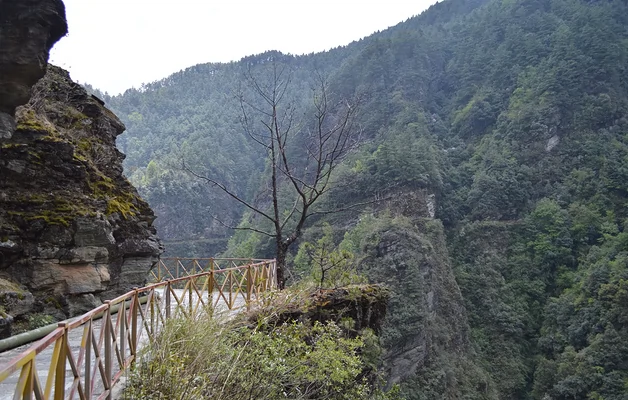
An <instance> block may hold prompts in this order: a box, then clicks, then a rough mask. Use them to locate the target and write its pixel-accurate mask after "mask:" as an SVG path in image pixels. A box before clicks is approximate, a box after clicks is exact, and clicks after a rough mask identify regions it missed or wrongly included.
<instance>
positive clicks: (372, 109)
mask: <svg viewBox="0 0 628 400" xmlns="http://www.w3.org/2000/svg"><path fill="white" fill-rule="evenodd" d="M269 63H275V64H276V65H281V66H285V68H287V70H289V71H291V73H292V81H291V87H290V90H289V92H288V96H289V101H290V103H291V104H293V105H294V106H295V107H298V109H303V110H305V112H306V113H307V112H308V110H309V109H308V108H307V107H308V106H309V104H310V103H311V101H310V100H311V86H312V82H313V80H314V79H315V78H316V77H317V76H320V75H324V76H326V77H328V79H329V81H330V83H331V85H330V87H331V88H332V91H333V96H335V98H350V97H353V96H356V95H359V96H360V97H361V98H362V104H361V106H360V111H361V114H360V120H359V122H360V127H361V129H362V135H361V141H360V145H359V148H358V149H357V150H356V151H355V152H354V153H353V154H352V155H351V156H350V157H349V158H348V159H347V160H346V161H345V163H344V164H343V165H342V166H341V168H340V170H339V171H338V175H337V179H338V182H337V183H338V187H339V188H340V189H339V190H336V191H335V193H332V194H331V195H330V196H328V198H326V199H325V202H326V204H328V205H335V204H340V203H343V202H344V203H348V202H361V201H367V202H368V201H370V200H372V199H373V198H374V196H380V198H384V199H388V198H393V199H394V200H387V201H383V202H380V203H378V204H377V205H372V206H369V207H368V208H364V209H362V210H361V211H360V212H355V213H349V214H343V215H333V216H329V217H325V218H320V219H317V220H313V221H312V224H311V225H310V226H311V227H312V228H311V229H310V230H309V231H308V232H306V234H305V237H304V241H306V240H315V239H316V238H318V237H319V236H320V235H321V229H320V225H321V223H322V222H323V221H327V222H330V223H331V224H332V226H333V227H334V228H335V229H336V233H337V235H336V239H337V242H340V241H341V240H342V239H343V234H344V233H345V232H348V233H347V235H353V236H352V237H353V238H354V239H353V245H354V246H353V247H352V249H353V251H354V252H355V254H356V257H357V258H358V259H360V258H361V257H367V258H365V260H366V261H364V262H363V263H362V264H361V265H362V267H363V269H364V271H365V272H366V273H367V274H369V276H370V277H371V279H379V280H386V279H388V278H389V277H391V276H393V277H399V280H398V281H390V282H389V284H391V286H393V288H396V289H397V293H398V295H399V296H402V297H397V298H396V299H397V300H400V299H401V298H404V299H411V298H417V299H419V298H420V299H422V300H420V301H419V300H416V301H417V302H419V303H420V304H421V305H420V306H418V305H417V306H416V307H415V308H413V303H412V302H411V301H398V302H397V300H395V298H393V304H392V310H391V314H392V315H395V317H394V318H393V320H394V321H395V324H396V326H395V327H390V326H389V327H388V328H386V329H388V330H385V334H384V336H383V340H384V344H385V346H386V347H387V348H389V349H392V350H390V353H391V354H393V355H394V357H393V356H391V357H389V359H388V361H387V362H388V367H387V368H388V371H392V370H394V366H395V365H397V366H399V365H406V364H403V360H406V361H407V368H402V369H405V370H407V371H409V372H408V373H409V375H408V374H405V375H404V376H403V377H398V378H399V379H401V381H402V382H404V383H403V384H402V388H403V391H404V393H405V395H406V397H407V398H408V399H440V398H443V399H444V398H451V399H454V398H456V399H460V398H465V399H484V398H495V399H497V398H500V399H504V398H516V399H539V400H541V399H543V400H545V399H607V400H608V399H625V398H626V396H628V389H627V387H626V385H625V382H626V381H627V379H628V364H627V363H626V360H628V345H627V344H626V343H628V328H627V327H628V325H627V324H626V321H628V306H627V304H628V294H627V293H628V286H627V285H628V284H627V283H626V282H628V253H627V251H628V240H627V239H626V238H627V236H626V235H628V233H626V232H625V228H626V223H627V222H626V221H628V220H627V218H628V208H627V204H628V202H627V199H628V119H627V110H628V102H627V100H628V92H627V90H628V74H627V72H628V71H627V68H628V6H627V4H626V2H624V1H618V0H611V1H580V0H502V1H496V0H489V1H454V0H445V1H442V2H440V3H438V4H436V5H434V6H432V7H430V9H429V10H427V11H425V12H424V13H422V14H421V15H419V16H417V17H415V18H412V19H409V20H408V21H406V22H403V23H400V24H398V25H397V26H394V27H392V28H390V29H388V30H386V31H383V32H381V33H377V34H374V35H372V36H370V37H367V38H365V39H363V40H360V41H358V42H354V43H352V44H350V45H348V46H345V47H340V48H337V49H334V50H331V51H328V52H325V53H320V54H313V55H308V56H299V57H293V56H287V55H283V54H281V53H279V52H267V53H264V54H259V55H254V56H250V57H246V58H244V59H242V60H241V61H240V62H237V63H229V64H203V65H197V66H194V67H190V68H188V69H186V70H185V71H182V72H180V73H177V74H174V75H172V76H170V77H168V78H166V79H164V80H162V81H158V82H154V83H152V84H149V85H146V86H145V87H142V88H141V89H139V90H135V89H132V90H128V91H126V92H125V93H124V94H123V95H120V96H116V97H113V98H106V99H105V100H106V101H107V103H108V105H109V106H110V107H111V108H112V109H114V110H115V111H116V112H117V114H118V115H119V117H120V118H121V119H122V120H123V121H124V123H125V124H126V126H127V133H126V134H124V135H122V136H120V137H119V138H118V145H119V147H120V148H121V150H122V151H123V152H124V153H126V154H127V159H126V161H125V168H126V171H127V174H128V175H129V176H130V179H131V180H132V182H133V183H134V184H135V185H136V186H138V188H139V190H140V192H141V194H142V196H143V197H144V198H146V199H147V200H148V201H149V203H150V204H151V206H152V207H153V209H154V210H155V212H156V214H157V215H158V216H159V218H158V219H157V221H156V223H155V224H156V225H157V226H158V229H159V233H160V235H161V236H162V237H163V238H164V241H165V243H166V245H167V246H168V244H169V243H170V246H169V247H168V248H167V251H168V252H169V253H170V254H172V255H192V254H202V255H207V254H211V253H216V252H219V251H222V250H224V249H225V248H226V246H227V241H228V240H229V238H230V237H231V236H232V235H234V233H233V231H230V230H229V229H227V228H225V226H223V224H222V223H224V224H227V225H237V224H239V223H246V221H248V220H249V218H250V215H248V214H245V210H244V209H242V208H239V207H235V206H234V204H233V203H232V202H230V201H229V199H227V198H225V197H224V196H221V195H220V193H218V192H216V191H214V190H211V188H210V187H208V186H207V185H205V184H203V183H202V182H199V181H197V180H196V179H193V178H192V177H191V176H189V175H188V174H186V173H185V172H183V171H182V170H181V169H180V168H178V166H179V165H180V164H181V163H180V161H181V159H185V160H186V162H187V164H188V165H191V166H194V168H197V170H198V171H200V172H202V173H207V174H211V175H212V176H213V177H216V178H217V179H219V180H221V181H224V182H226V183H227V184H229V185H230V187H234V188H238V193H239V194H240V195H241V196H243V197H245V198H247V199H251V201H258V202H259V203H258V204H262V205H263V204H264V201H265V200H264V199H263V192H264V190H263V189H264V188H263V187H262V186H263V185H261V182H262V179H261V177H262V176H263V174H264V169H265V167H266V165H265V161H264V159H265V154H264V153H263V152H260V151H259V149H258V148H257V147H256V145H255V143H253V142H252V141H251V140H250V139H249V138H248V137H247V135H246V134H245V132H244V130H243V129H242V125H241V116H242V114H241V110H240V107H239V104H238V102H237V99H236V94H237V93H238V92H239V90H240V89H241V88H242V87H243V86H245V81H244V80H243V77H244V76H245V74H246V73H247V71H253V72H255V71H263V70H264V68H266V67H267V66H268V65H269ZM300 143H301V142H300V141H299V139H298V138H297V139H296V140H295V141H294V142H293V143H292V145H293V146H294V147H295V149H297V150H296V151H298V148H299V145H300ZM343 183H345V184H343ZM346 183H348V184H346ZM430 196H431V197H430ZM430 199H434V204H433V205H432V206H433V207H434V211H435V219H436V220H440V221H432V222H431V223H426V222H425V219H426V218H427V219H429V218H430V217H431V215H430V212H428V211H429V210H428V208H429V207H428V206H427V205H426V204H428V203H429V204H431V203H430V202H431V201H432V200H430ZM419 205H420V206H419ZM426 210H428V211H426ZM367 216H368V218H367ZM215 217H219V219H220V221H221V222H222V223H221V222H218V221H217V219H216V218H215ZM243 218H244V219H243ZM359 220H361V221H362V222H360V223H358V221H359ZM243 221H244V222H243ZM364 221H370V222H369V223H368V224H367V223H366V222H364ZM365 224H366V225H365ZM369 224H370V225H369ZM367 225H368V226H367ZM391 232H392V233H391ZM403 232H406V233H407V235H409V236H407V237H406V236H404V233H403ZM393 233H394V234H393ZM389 234H390V235H393V236H390V237H389V239H386V240H389V241H390V242H391V243H398V246H401V247H394V248H395V249H396V250H394V251H395V252H396V253H395V254H393V255H390V254H389V253H387V254H388V255H386V254H383V253H382V252H381V251H380V250H377V249H379V247H377V245H376V244H377V243H379V244H380V245H381V246H384V247H385V243H384V242H383V241H385V240H384V238H386V237H388V236H387V235H389ZM345 239H347V236H346V235H345ZM345 243H346V241H345ZM382 243H383V244H382ZM419 243H422V244H421V245H419ZM374 245H375V247H373V246H374ZM403 249H405V250H403ZM400 251H405V253H403V254H402V253H399V252H400ZM230 252H231V253H234V252H243V253H246V252H249V253H250V252H253V253H255V254H256V255H257V256H259V257H262V256H267V255H271V256H272V248H271V247H269V245H268V243H267V242H265V241H264V240H261V239H259V238H256V237H255V236H254V235H251V234H247V233H244V232H238V234H236V235H235V236H234V237H233V238H232V239H231V244H230ZM369 255H370V256H369ZM368 257H376V258H377V257H382V258H381V260H382V263H381V265H380V266H379V267H376V266H375V265H373V264H372V261H369V260H372V259H370V258H368ZM387 257H388V258H387ZM422 257H424V258H425V260H427V261H425V264H421V262H418V261H417V262H418V264H417V265H416V268H417V269H416V272H412V273H410V272H408V271H410V270H406V272H402V270H403V268H404V267H403V265H411V264H407V263H408V262H410V261H408V260H414V261H416V260H422V259H424V258H422ZM404 260H405V261H404ZM434 260H438V261H434ZM387 263H388V264H387ZM443 266H444V267H443ZM393 267H394V268H393ZM413 268H414V267H413ZM391 271H393V272H391ZM394 271H396V272H394ZM430 271H431V272H430ZM447 271H452V273H453V275H452V276H453V277H454V278H455V279H454V278H452V279H453V280H452V279H450V278H446V276H448V275H447V274H448V272H447ZM428 272H429V273H434V274H438V275H436V278H434V279H435V280H433V281H432V280H425V279H427V278H426V276H427V275H425V274H426V273H428ZM404 274H405V275H404ZM402 275H403V276H404V278H403V280H401V278H400V277H401V276H402ZM419 276H421V278H418V277H419ZM413 277H414V278H413ZM438 277H443V279H440V278H438ZM437 278H438V279H437ZM412 279H417V280H416V282H417V284H416V285H406V283H408V280H412ZM430 279H432V278H430ZM430 288H431V289H430ZM458 290H459V292H460V294H461V296H460V298H458V296H457V295H455V293H454V292H455V291H458ZM413 293H414V294H413ZM430 293H432V294H430ZM434 293H450V294H452V293H453V294H452V295H451V296H445V297H447V299H446V300H443V297H442V296H441V297H440V299H441V300H442V302H441V303H439V301H441V300H439V298H438V296H437V298H436V299H435V298H434ZM415 295H416V296H415ZM413 296H415V297H413ZM443 296H444V295H443ZM430 299H431V300H430ZM419 303H417V304H419ZM458 305H460V306H461V308H460V307H458ZM450 306H451V307H450ZM417 307H418V308H417ZM414 309H420V310H422V311H421V312H420V313H418V314H417V313H414V311H412V310H414ZM430 310H432V311H430ZM448 310H456V311H455V312H452V313H450V314H448V312H449V311H448ZM404 318H405V319H404ZM457 321H458V323H457ZM404 324H406V325H404ZM393 328H394V329H393ZM395 329H398V330H395ZM386 332H387V333H386ZM465 341H468V343H467V344H465ZM419 349H423V350H421V351H419ZM395 357H396V358H395ZM404 357H406V358H404ZM399 363H402V364H399ZM444 388H447V389H444Z"/></svg>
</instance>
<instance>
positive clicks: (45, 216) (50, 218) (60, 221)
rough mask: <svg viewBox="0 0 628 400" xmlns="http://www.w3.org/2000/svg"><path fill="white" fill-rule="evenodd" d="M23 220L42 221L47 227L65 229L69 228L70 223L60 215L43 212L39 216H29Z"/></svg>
mask: <svg viewBox="0 0 628 400" xmlns="http://www.w3.org/2000/svg"><path fill="white" fill-rule="evenodd" d="M25 219H26V220H27V221H36V220H43V221H45V222H46V224H48V225H63V226H65V227H66V228H67V227H68V226H70V221H69V220H68V218H65V217H63V216H60V215H55V214H54V213H53V212H51V211H44V212H43V213H42V214H40V215H31V216H28V217H26V218H25Z"/></svg>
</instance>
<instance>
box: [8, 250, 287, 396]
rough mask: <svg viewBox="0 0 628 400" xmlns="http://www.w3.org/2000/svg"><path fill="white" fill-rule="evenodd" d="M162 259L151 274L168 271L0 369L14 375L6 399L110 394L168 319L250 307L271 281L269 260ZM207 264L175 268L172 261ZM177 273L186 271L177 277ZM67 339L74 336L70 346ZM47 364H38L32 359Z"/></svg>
mask: <svg viewBox="0 0 628 400" xmlns="http://www.w3.org/2000/svg"><path fill="white" fill-rule="evenodd" d="M224 260H225V259H222V260H221V261H217V260H216V259H163V260H161V261H160V262H159V265H158V268H157V269H156V270H155V271H153V272H154V273H153V274H152V276H153V277H154V278H155V279H158V280H159V279H160V276H161V278H165V277H166V274H164V275H163V276H162V275H160V273H159V270H160V269H161V268H163V271H166V270H167V271H170V275H168V277H170V278H173V279H169V280H165V281H159V282H157V283H154V284H151V285H148V286H146V287H143V288H139V289H135V290H132V291H130V292H128V293H126V294H124V295H122V296H119V297H117V298H115V299H113V300H110V301H106V302H105V304H103V305H101V306H100V307H97V308H95V309H93V310H91V311H89V312H87V313H86V314H84V315H82V316H80V317H78V318H75V319H72V320H69V321H67V322H61V323H59V326H58V327H57V328H56V329H55V330H54V331H53V332H51V333H50V334H48V335H47V336H46V337H44V338H43V339H41V340H40V341H39V342H37V343H35V344H34V345H32V346H31V347H30V348H29V349H28V350H26V351H25V352H23V353H22V354H20V355H19V356H17V357H15V358H14V359H13V360H12V361H10V362H9V364H8V365H5V366H3V367H1V369H0V383H2V384H3V385H4V384H5V383H6V382H7V381H8V380H10V379H11V378H15V377H16V375H17V374H18V373H19V375H18V376H17V380H16V382H15V386H14V388H15V389H14V393H13V399H32V398H36V399H46V400H47V399H55V400H61V399H74V398H77V397H78V398H80V399H93V398H97V399H111V398H112V391H113V389H114V387H115V385H116V383H118V382H119V381H120V378H121V377H122V376H123V375H124V373H125V371H127V370H128V368H129V367H130V366H131V365H132V364H133V363H134V362H135V361H136V359H137V355H138V351H139V349H140V347H141V346H142V345H143V344H145V343H147V342H148V341H150V340H152V339H153V338H154V337H155V335H156V334H157V333H158V332H159V330H160V329H161V327H163V326H164V324H165V323H166V321H167V320H168V319H170V318H173V317H176V316H179V315H186V316H189V315H195V313H198V312H205V311H207V312H209V313H213V312H215V311H216V309H217V308H220V306H221V305H222V304H224V306H225V307H226V309H228V310H233V309H235V308H239V307H247V308H250V306H251V304H252V303H253V302H255V301H256V299H257V298H258V297H259V295H260V294H261V293H262V292H264V291H268V290H273V289H274V288H276V263H275V260H248V259H247V260H246V261H247V262H249V263H248V264H246V265H239V266H237V265H235V264H232V263H231V261H233V262H234V263H237V262H239V261H242V260H236V259H231V260H228V261H224ZM206 262H207V266H208V268H207V269H205V268H199V269H189V268H184V269H185V272H183V269H181V273H180V274H178V275H177V273H176V272H175V273H172V270H171V269H170V267H171V266H173V265H175V266H176V265H178V266H179V267H183V266H189V265H194V266H201V265H204V263H206ZM185 274H189V275H187V276H185ZM72 339H74V340H76V341H77V344H76V345H72V344H71V342H72ZM42 363H44V364H46V366H47V368H44V369H43V370H42V369H41V368H40V371H38V364H39V365H41V364H42Z"/></svg>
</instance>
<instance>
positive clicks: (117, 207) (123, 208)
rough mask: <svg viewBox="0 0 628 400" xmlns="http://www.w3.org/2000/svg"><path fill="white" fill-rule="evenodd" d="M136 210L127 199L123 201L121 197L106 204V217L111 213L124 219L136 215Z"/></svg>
mask: <svg viewBox="0 0 628 400" xmlns="http://www.w3.org/2000/svg"><path fill="white" fill-rule="evenodd" d="M136 212H137V208H136V207H135V204H133V203H132V202H130V201H129V200H128V199H123V198H121V197H115V198H113V199H111V200H109V202H108V203H107V215H110V214H113V213H119V214H120V215H122V216H123V217H124V218H127V217H128V216H134V215H136Z"/></svg>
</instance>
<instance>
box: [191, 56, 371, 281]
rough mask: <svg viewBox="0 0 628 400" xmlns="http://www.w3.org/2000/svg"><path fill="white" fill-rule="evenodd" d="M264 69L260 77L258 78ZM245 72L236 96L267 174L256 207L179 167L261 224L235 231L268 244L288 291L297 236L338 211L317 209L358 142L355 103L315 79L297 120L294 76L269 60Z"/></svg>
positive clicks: (212, 177)
mask: <svg viewBox="0 0 628 400" xmlns="http://www.w3.org/2000/svg"><path fill="white" fill-rule="evenodd" d="M260 70H261V72H259V71H260ZM257 71H258V72H254V71H253V69H252V68H251V67H250V66H249V68H248V70H247V72H246V73H245V82H246V85H247V86H246V87H245V88H243V89H242V90H241V92H240V93H239V94H238V99H239V102H240V107H241V112H242V116H241V122H242V127H243V129H244V131H245V132H246V134H247V136H248V138H249V139H250V140H251V141H252V142H254V143H255V144H256V145H257V146H258V148H259V149H260V151H261V152H263V153H264V155H265V157H266V171H267V174H266V176H265V177H263V178H262V182H261V185H260V186H261V190H260V193H259V194H258V195H257V197H256V198H255V199H253V200H250V199H248V198H247V197H246V196H244V195H242V194H240V193H241V192H240V191H239V190H238V189H237V188H234V187H232V186H230V185H229V183H228V182H225V181H221V180H220V179H217V178H216V177H215V176H216V175H214V174H212V173H211V171H208V173H202V172H199V171H198V170H197V169H195V166H193V165H189V163H186V162H185V161H183V162H182V163H183V164H182V165H183V168H184V169H185V170H186V171H188V172H189V173H190V174H192V175H193V176H195V177H197V178H199V179H201V180H202V181H204V182H206V183H207V184H209V185H210V186H211V187H214V188H217V189H219V190H220V191H222V192H223V193H224V194H226V195H227V196H228V197H229V198H231V199H232V200H233V201H235V202H237V203H239V204H241V205H242V206H244V207H245V208H247V209H248V210H249V211H251V212H252V213H254V214H255V215H256V216H258V217H260V220H256V221H252V223H251V224H248V225H246V226H240V227H239V228H236V229H247V230H250V231H253V232H257V233H259V234H262V235H266V236H269V237H271V238H273V240H274V244H275V254H276V259H277V278H278V282H279V286H280V287H281V288H283V287H284V285H285V281H286V278H285V269H286V256H287V254H288V249H289V248H290V246H292V244H293V243H295V241H296V240H297V239H298V238H299V237H300V236H301V234H302V232H303V229H304V227H305V224H306V222H307V220H308V218H310V217H311V216H312V215H314V214H317V213H329V212H334V211H340V210H319V209H317V207H316V204H317V202H318V201H319V200H320V199H321V198H322V197H323V196H324V195H325V194H326V193H327V192H329V191H330V190H331V189H332V188H333V180H332V176H333V173H334V170H335V169H336V167H337V166H338V164H339V163H340V162H341V161H342V160H343V159H344V157H345V156H346V155H347V153H348V152H349V151H350V150H351V149H352V148H353V147H354V145H355V144H356V143H357V136H358V134H359V129H358V127H357V124H356V116H357V111H358V101H357V99H351V100H347V99H337V98H335V97H334V96H333V94H332V93H331V92H330V89H329V86H328V84H327V82H326V80H325V79H324V78H323V77H322V76H318V77H317V79H316V80H315V82H316V86H315V87H314V88H313V89H312V103H313V104H312V105H311V106H309V107H308V108H305V107H303V108H304V110H305V111H303V112H302V115H299V114H297V111H299V110H300V109H301V107H299V106H298V105H297V102H296V101H295V100H294V99H293V98H291V97H290V95H291V93H290V89H291V83H292V74H291V72H290V70H289V69H288V67H286V66H284V65H281V64H280V63H278V62H275V61H274V60H271V62H270V64H269V65H268V66H267V67H262V68H260V69H258V70H257Z"/></svg>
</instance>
